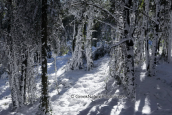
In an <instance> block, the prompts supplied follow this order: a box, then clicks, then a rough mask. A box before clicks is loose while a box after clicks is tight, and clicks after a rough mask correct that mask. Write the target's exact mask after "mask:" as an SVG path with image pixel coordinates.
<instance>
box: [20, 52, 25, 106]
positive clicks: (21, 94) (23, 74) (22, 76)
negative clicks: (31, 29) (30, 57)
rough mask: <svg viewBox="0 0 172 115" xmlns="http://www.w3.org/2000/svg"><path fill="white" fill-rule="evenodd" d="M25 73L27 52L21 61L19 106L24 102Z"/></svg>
mask: <svg viewBox="0 0 172 115" xmlns="http://www.w3.org/2000/svg"><path fill="white" fill-rule="evenodd" d="M26 74H27V54H26V56H25V59H24V60H23V62H22V75H21V79H20V96H21V99H20V100H19V101H20V106H22V105H23V104H24V103H25V102H26Z"/></svg>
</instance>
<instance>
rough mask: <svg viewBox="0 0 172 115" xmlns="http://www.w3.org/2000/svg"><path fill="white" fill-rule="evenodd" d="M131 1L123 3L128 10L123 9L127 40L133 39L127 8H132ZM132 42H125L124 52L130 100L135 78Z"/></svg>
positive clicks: (133, 92)
mask: <svg viewBox="0 0 172 115" xmlns="http://www.w3.org/2000/svg"><path fill="white" fill-rule="evenodd" d="M133 4H134V3H133V2H132V0H128V1H125V6H127V7H128V8H124V37H125V38H127V39H131V37H133V36H132V35H133V29H132V28H133V27H132V23H131V19H130V16H131V15H130V14H131V13H132V12H131V11H130V10H129V8H132V6H133ZM133 47H134V42H133V39H131V40H128V41H127V42H126V51H125V58H126V59H125V63H126V67H125V68H126V69H125V77H126V83H127V84H126V85H127V90H128V96H129V97H131V98H135V83H134V81H135V78H134V52H133V50H134V49H133Z"/></svg>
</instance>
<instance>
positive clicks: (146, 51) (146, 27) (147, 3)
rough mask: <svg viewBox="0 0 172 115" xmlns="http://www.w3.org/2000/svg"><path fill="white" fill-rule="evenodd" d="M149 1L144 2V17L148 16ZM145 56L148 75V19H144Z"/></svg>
mask: <svg viewBox="0 0 172 115" xmlns="http://www.w3.org/2000/svg"><path fill="white" fill-rule="evenodd" d="M149 2H150V1H149V0H145V12H146V15H148V14H149ZM144 25H145V55H146V70H147V74H149V73H150V56H149V36H148V28H149V22H148V18H146V19H145V24H144Z"/></svg>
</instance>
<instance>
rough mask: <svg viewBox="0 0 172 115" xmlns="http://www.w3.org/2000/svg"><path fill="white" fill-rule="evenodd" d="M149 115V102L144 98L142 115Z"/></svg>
mask: <svg viewBox="0 0 172 115" xmlns="http://www.w3.org/2000/svg"><path fill="white" fill-rule="evenodd" d="M150 113H151V108H150V102H149V99H148V98H147V97H146V98H145V105H144V107H143V109H142V114H150Z"/></svg>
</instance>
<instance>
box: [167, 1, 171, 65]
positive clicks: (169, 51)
mask: <svg viewBox="0 0 172 115" xmlns="http://www.w3.org/2000/svg"><path fill="white" fill-rule="evenodd" d="M171 45H172V3H171V11H170V29H169V37H168V63H170V62H171Z"/></svg>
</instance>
